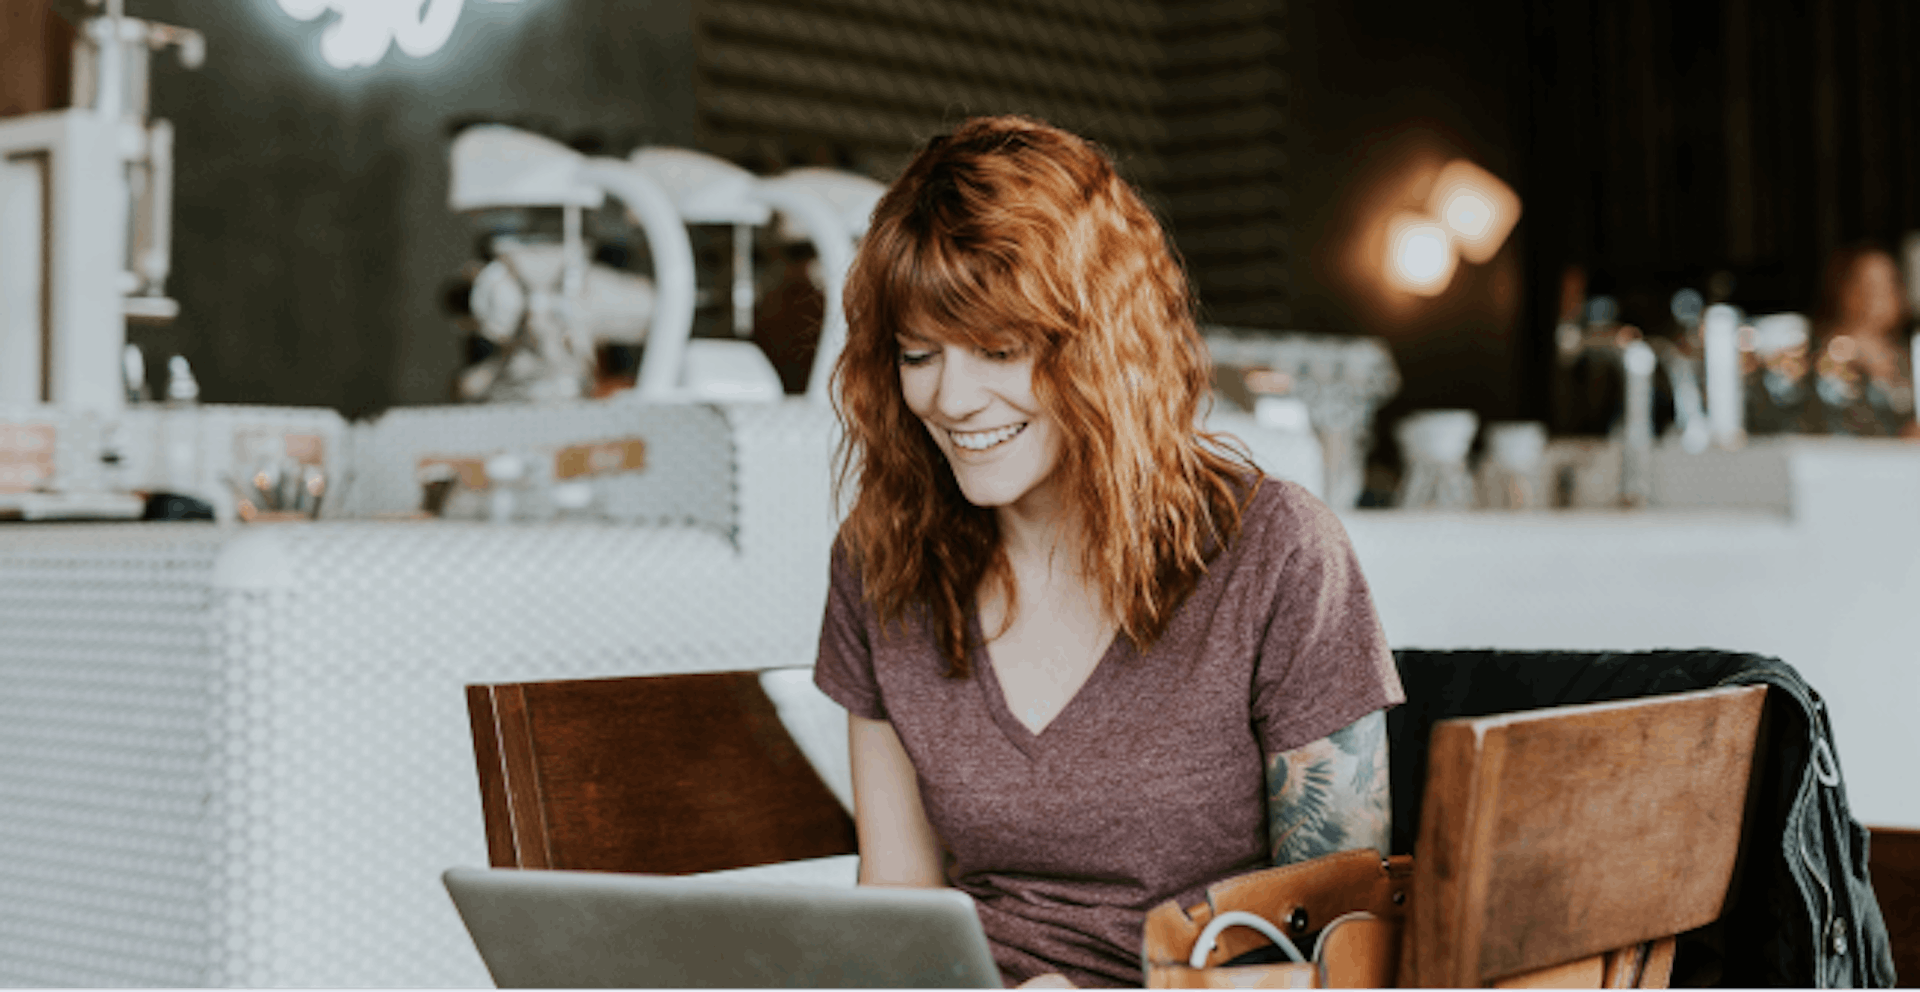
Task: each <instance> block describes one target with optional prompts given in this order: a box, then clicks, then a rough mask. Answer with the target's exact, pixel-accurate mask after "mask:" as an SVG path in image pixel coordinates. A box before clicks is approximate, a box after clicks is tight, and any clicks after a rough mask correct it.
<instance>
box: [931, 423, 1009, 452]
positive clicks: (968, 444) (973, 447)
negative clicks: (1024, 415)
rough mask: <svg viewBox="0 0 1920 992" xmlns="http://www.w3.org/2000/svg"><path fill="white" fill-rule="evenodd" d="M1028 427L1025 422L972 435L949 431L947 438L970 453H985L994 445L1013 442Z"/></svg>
mask: <svg viewBox="0 0 1920 992" xmlns="http://www.w3.org/2000/svg"><path fill="white" fill-rule="evenodd" d="M1026 426H1027V425H1026V423H1025V422H1024V421H1023V422H1021V423H1018V424H1010V425H1008V426H1006V427H1002V428H1000V429H998V430H991V431H977V432H975V433H972V434H961V433H959V432H957V431H948V432H947V436H948V437H950V438H953V443H954V444H956V445H958V446H960V447H962V448H965V449H967V450H968V451H985V450H987V449H988V448H991V447H993V446H994V445H997V444H1000V443H1002V442H1005V441H1009V440H1012V438H1013V436H1014V435H1015V434H1018V433H1020V432H1021V431H1022V430H1024V429H1026Z"/></svg>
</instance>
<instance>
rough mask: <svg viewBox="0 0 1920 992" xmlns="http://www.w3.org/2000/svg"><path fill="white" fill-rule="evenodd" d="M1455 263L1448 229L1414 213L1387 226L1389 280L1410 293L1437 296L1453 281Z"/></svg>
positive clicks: (1397, 218) (1407, 214) (1403, 216)
mask: <svg viewBox="0 0 1920 992" xmlns="http://www.w3.org/2000/svg"><path fill="white" fill-rule="evenodd" d="M1456 264H1457V262H1456V259H1455V257H1454V251H1453V243H1452V240H1451V239H1450V238H1449V236H1448V233H1447V228H1446V227H1445V226H1444V225H1442V224H1441V223H1440V222H1439V221H1436V220H1434V219H1433V218H1431V217H1426V216H1422V215H1420V214H1416V213H1411V212H1409V213H1402V214H1399V215H1396V216H1395V217H1394V218H1393V219H1392V220H1391V221H1389V222H1388V223H1387V277H1388V281H1389V282H1391V283H1392V284H1393V285H1395V286H1398V287H1399V288H1401V289H1403V290H1406V291H1408V292H1410V293H1416V294H1418V295H1421V296H1438V295H1439V294H1440V293H1441V292H1443V291H1444V290H1445V289H1446V288H1447V283H1448V282H1450V281H1451V280H1452V279H1453V270H1454V267H1455V265H1456Z"/></svg>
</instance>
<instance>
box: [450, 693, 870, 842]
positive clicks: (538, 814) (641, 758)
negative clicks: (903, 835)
mask: <svg viewBox="0 0 1920 992" xmlns="http://www.w3.org/2000/svg"><path fill="white" fill-rule="evenodd" d="M467 712H468V716H469V717H470V718H471V720H472V724H473V744H474V756H475V759H476V762H477V764H478V770H479V774H480V796H481V807H482V812H483V815H484V818H485V821H486V830H487V853H488V859H489V860H490V861H491V862H492V864H493V866H494V867H496V868H563V869H575V870H592V871H627V872H646V873H652V874H686V873H691V872H700V871H717V870H721V869H727V868H741V867H746V866H749V865H758V864H769V863H772V862H776V861H790V860H795V859H799V858H815V857H826V856H828V855H835V854H849V853H853V852H854V851H855V850H856V849H857V848H856V843H855V839H854V830H853V821H852V819H851V818H850V817H848V815H847V813H846V810H845V809H844V808H842V807H841V805H840V803H839V802H838V801H837V800H836V799H834V797H833V794H832V793H831V792H830V791H829V790H828V788H827V786H826V785H825V784H823V783H822V782H821V780H820V777H819V775H818V774H817V773H816V772H815V771H814V770H813V767H812V765H810V764H809V763H808V761H807V759H806V758H805V757H804V756H803V755H802V754H801V752H800V750H799V749H798V748H797V747H796V746H795V745H794V743H793V740H792V739H791V738H790V737H789V736H788V734H787V731H786V728H785V727H784V726H783V725H782V724H781V721H780V717H779V714H778V713H777V712H776V711H775V708H774V705H773V703H772V702H771V701H770V700H769V699H768V698H767V695H766V693H765V692H764V691H762V689H761V688H760V681H759V678H758V676H757V675H756V673H753V672H721V673H708V674H697V675H658V676H645V677H635V678H617V679H586V680H571V681H560V682H519V683H500V684H492V685H470V686H468V687H467Z"/></svg>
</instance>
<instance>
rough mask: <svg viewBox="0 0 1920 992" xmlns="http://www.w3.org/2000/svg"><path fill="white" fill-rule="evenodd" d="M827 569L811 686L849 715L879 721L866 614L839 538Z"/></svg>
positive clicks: (881, 713)
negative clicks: (822, 612)
mask: <svg viewBox="0 0 1920 992" xmlns="http://www.w3.org/2000/svg"><path fill="white" fill-rule="evenodd" d="M828 567H829V569H830V573H829V579H828V582H827V610H826V614H825V616H824V617H822V618H821V621H820V654H819V657H818V658H816V659H815V660H814V664H813V684H814V685H816V686H819V687H820V691H821V692H824V693H826V694H827V696H828V697H829V698H831V699H832V700H833V701H834V702H836V703H839V704H840V705H841V706H844V707H846V708H847V712H849V713H852V714H853V715H854V716H859V717H865V718H867V719H869V720H884V719H886V718H887V709H886V707H885V706H884V705H883V704H882V703H881V701H880V685H879V682H878V680H877V679H875V678H874V674H873V648H872V643H871V640H870V638H869V636H868V630H867V624H866V617H867V614H868V613H869V612H870V611H869V609H868V607H867V604H866V603H865V601H864V597H863V596H862V595H861V584H860V576H859V575H858V574H857V573H856V572H855V571H854V568H853V562H852V558H851V556H850V555H849V554H848V553H847V549H846V546H845V543H844V540H843V539H836V540H835V541H834V542H833V556H832V564H831V565H829V566H828Z"/></svg>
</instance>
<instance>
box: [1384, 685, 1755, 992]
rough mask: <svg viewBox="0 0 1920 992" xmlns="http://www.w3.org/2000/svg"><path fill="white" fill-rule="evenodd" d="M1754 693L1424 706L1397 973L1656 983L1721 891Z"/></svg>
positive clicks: (1473, 980)
mask: <svg viewBox="0 0 1920 992" xmlns="http://www.w3.org/2000/svg"><path fill="white" fill-rule="evenodd" d="M1765 696H1766V689H1765V687H1763V686H1742V687H1737V688H1724V689H1711V690H1705V691H1699V692H1686V693H1676V694H1672V695H1663V696H1650V697H1645V698H1639V699H1632V700H1627V701H1622V702H1610V703H1595V704H1589V705H1581V706H1565V707H1557V708H1553V709H1545V710H1534V711H1529V712H1523V713H1514V714H1507V715H1502V716H1490V717H1481V718H1475V719H1453V720H1443V721H1440V722H1438V723H1436V724H1435V725H1434V730H1433V736H1432V743H1431V746H1430V755H1429V761H1428V766H1427V780H1426V794H1425V797H1424V800H1423V802H1422V807H1421V816H1420V832H1419V838H1418V841H1417V842H1416V846H1415V849H1414V851H1415V853H1414V884H1413V892H1414V898H1413V907H1412V911H1411V913H1410V914H1409V925H1408V926H1407V928H1406V930H1405V943H1404V946H1403V950H1402V953H1401V958H1400V969H1401V970H1400V984H1402V985H1419V986H1426V987H1433V986H1444V987H1454V988H1458V987H1480V986H1486V985H1494V986H1498V987H1562V988H1572V987H1587V988H1631V987H1641V988H1663V987H1665V985H1666V981H1667V977H1668V974H1669V970H1670V969H1671V967H1672V963H1673V952H1674V941H1673V937H1674V935H1676V934H1679V933H1682V932H1685V931H1688V930H1692V929H1694V928H1696V927H1700V926H1704V925H1706V924H1708V923H1711V922H1713V921H1714V920H1715V919H1717V918H1718V917H1719V916H1720V914H1721V912H1722V907H1723V905H1724V904H1725V902H1726V900H1727V895H1728V890H1729V888H1730V886H1731V885H1732V882H1733V879H1734V876H1735V866H1736V862H1737V861H1738V857H1739V852H1740V838H1741V832H1742V826H1743V824H1744V822H1745V819H1746V811H1747V809H1748V804H1749V795H1750V793H1749V789H1748V786H1749V783H1750V780H1751V778H1752V775H1751V773H1752V770H1753V765H1754V754H1755V745H1756V740H1757V738H1758V734H1759V728H1760V719H1761V712H1762V704H1763V703H1764V701H1765Z"/></svg>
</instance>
